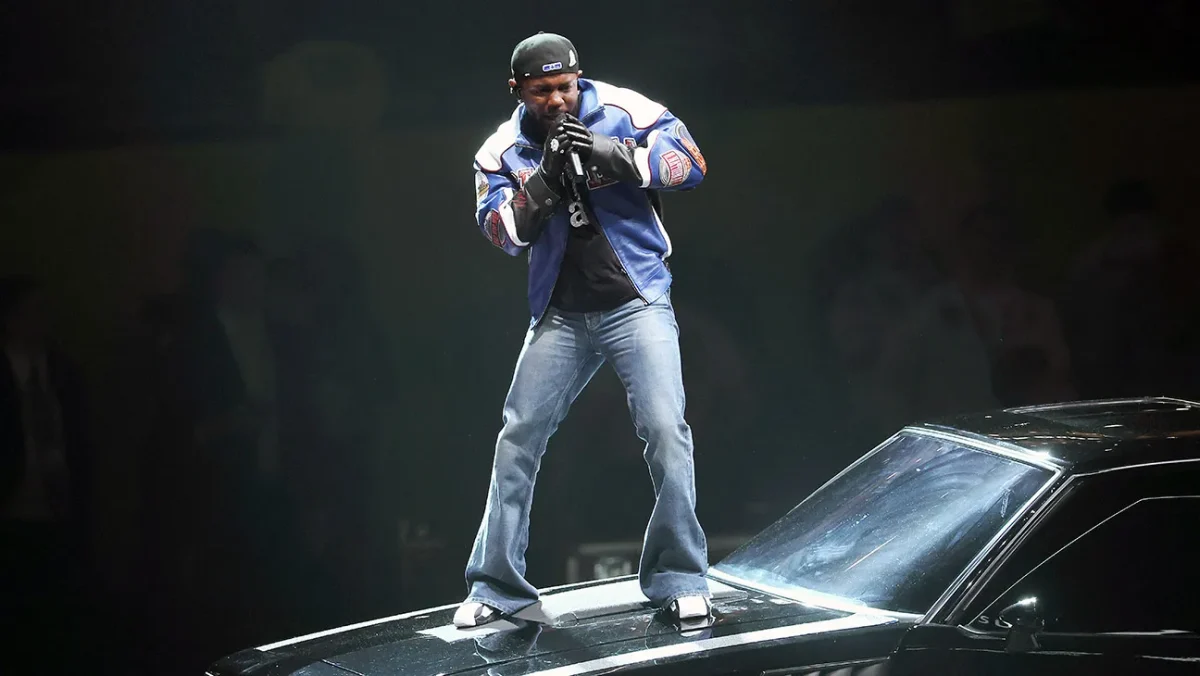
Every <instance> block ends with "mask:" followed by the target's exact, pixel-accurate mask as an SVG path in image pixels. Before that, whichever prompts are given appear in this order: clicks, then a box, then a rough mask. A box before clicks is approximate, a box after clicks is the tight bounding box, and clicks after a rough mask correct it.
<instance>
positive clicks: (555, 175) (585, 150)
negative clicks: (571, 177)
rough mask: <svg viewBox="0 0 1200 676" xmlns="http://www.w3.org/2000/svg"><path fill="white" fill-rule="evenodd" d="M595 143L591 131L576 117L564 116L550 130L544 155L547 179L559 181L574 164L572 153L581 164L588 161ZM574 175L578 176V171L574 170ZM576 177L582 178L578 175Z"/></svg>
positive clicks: (544, 168)
mask: <svg viewBox="0 0 1200 676" xmlns="http://www.w3.org/2000/svg"><path fill="white" fill-rule="evenodd" d="M593 143H594V141H593V137H592V132H591V130H590V129H588V128H587V127H586V126H584V124H583V123H582V122H580V121H579V120H578V119H577V118H576V117H575V116H574V115H571V114H569V113H564V114H562V115H561V116H559V118H558V119H557V120H556V121H555V123H554V126H553V127H552V128H551V129H550V134H549V139H548V140H547V141H546V149H545V150H544V151H543V153H542V172H543V173H544V174H545V175H546V178H547V179H550V180H553V181H557V180H559V179H560V178H561V177H562V174H563V170H564V169H566V167H567V166H568V165H569V164H571V163H572V159H571V153H575V154H576V155H577V156H578V157H579V160H580V161H581V162H584V161H587V159H588V158H589V157H590V156H591V154H592V146H593ZM572 174H577V170H576V169H572ZM575 177H576V178H580V176H578V175H576V176H575Z"/></svg>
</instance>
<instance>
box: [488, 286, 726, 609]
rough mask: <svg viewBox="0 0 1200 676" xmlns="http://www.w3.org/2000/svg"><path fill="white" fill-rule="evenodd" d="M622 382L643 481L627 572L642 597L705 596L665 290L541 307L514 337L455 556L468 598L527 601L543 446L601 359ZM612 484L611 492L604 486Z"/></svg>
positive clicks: (703, 556)
mask: <svg viewBox="0 0 1200 676" xmlns="http://www.w3.org/2000/svg"><path fill="white" fill-rule="evenodd" d="M606 361H607V362H608V363H610V364H612V366H613V368H614V369H615V370H616V372H617V375H618V376H619V377H620V379H621V382H622V384H623V385H624V386H625V392H626V395H627V397H628V400H629V411H630V415H631V416H632V418H633V421H634V426H635V428H636V430H637V435H638V437H639V438H641V439H642V440H643V441H645V442H646V449H645V453H644V455H645V459H646V464H647V465H648V466H649V468H650V478H651V481H652V482H653V484H654V496H655V502H654V510H653V511H652V512H651V514H650V523H649V526H648V527H647V528H646V534H645V538H644V540H643V545H642V556H641V563H640V564H639V567H638V579H639V582H640V584H641V589H642V593H644V594H645V595H646V598H648V599H649V600H650V601H651V602H652V603H654V604H655V605H658V606H665V605H666V604H668V603H670V602H671V601H674V600H675V599H676V598H679V597H680V596H685V595H690V594H700V595H702V596H705V597H708V596H709V591H708V584H707V582H706V580H705V578H704V575H705V574H706V573H707V572H708V543H707V540H706V539H705V536H704V530H703V529H702V528H701V527H700V522H699V521H698V520H697V518H696V488H695V483H696V482H695V473H694V471H693V465H692V431H691V428H690V427H689V426H688V424H687V422H686V421H685V420H684V416H683V411H684V392H683V376H682V373H681V366H680V358H679V326H678V325H677V324H676V323H675V310H674V308H673V307H672V306H671V299H670V295H669V294H664V295H663V296H662V297H661V298H659V299H658V300H656V301H654V302H653V303H651V304H649V305H647V304H646V303H645V302H643V301H642V300H641V299H635V300H633V301H630V302H628V303H625V304H624V305H621V306H620V307H618V308H616V309H614V310H610V311H608V312H589V313H568V312H560V311H558V310H556V309H554V308H550V309H549V310H548V311H547V313H546V316H545V317H543V318H542V321H541V322H540V323H539V324H537V325H536V326H534V327H532V328H530V330H529V332H528V333H527V334H526V336H525V344H524V347H523V348H522V349H521V354H520V356H519V357H518V358H517V366H516V371H515V373H514V374H513V380H512V385H511V387H510V388H509V391H508V397H507V399H506V400H505V402H504V418H503V427H502V428H501V430H500V435H499V437H498V439H497V440H496V455H495V459H494V461H493V466H492V481H491V486H490V487H489V488H488V497H487V507H486V508H485V511H484V514H483V523H482V524H480V527H479V533H478V535H477V536H476V538H475V546H474V549H473V551H472V552H471V557H470V560H469V561H468V563H467V570H466V578H467V585H468V587H469V593H468V596H467V600H468V601H477V602H480V603H485V604H487V605H489V606H492V607H493V608H496V609H498V610H500V611H501V612H502V613H505V614H513V613H516V612H519V611H520V610H521V609H523V608H525V607H527V606H529V605H532V604H533V603H536V602H537V600H538V592H537V589H536V588H534V587H533V586H532V585H530V584H529V582H527V581H526V580H525V549H526V547H527V545H528V543H529V509H530V506H531V504H532V501H533V485H534V480H535V478H536V476H537V472H538V467H539V466H540V465H541V460H542V454H543V453H545V451H546V443H547V442H548V441H549V439H550V436H551V435H552V434H554V431H555V430H556V429H558V425H559V423H561V422H562V421H563V419H564V418H565V417H566V414H567V410H568V409H569V408H570V406H571V404H572V403H573V402H574V401H575V398H576V397H577V396H579V393H580V392H582V391H583V388H584V387H585V386H586V385H587V384H588V382H589V381H590V380H591V379H592V376H593V375H595V373H596V371H598V370H599V369H600V366H601V365H603V364H604V363H605V362H606ZM614 490H619V489H617V488H614Z"/></svg>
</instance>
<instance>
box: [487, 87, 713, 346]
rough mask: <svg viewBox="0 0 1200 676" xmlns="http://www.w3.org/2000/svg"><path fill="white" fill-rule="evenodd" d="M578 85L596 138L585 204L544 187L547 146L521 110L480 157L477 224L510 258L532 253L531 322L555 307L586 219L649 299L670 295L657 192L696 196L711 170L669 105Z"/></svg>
mask: <svg viewBox="0 0 1200 676" xmlns="http://www.w3.org/2000/svg"><path fill="white" fill-rule="evenodd" d="M579 88H580V105H579V114H578V117H579V119H580V121H581V122H583V124H585V125H587V127H588V128H589V129H591V130H592V131H593V132H594V134H595V137H594V146H593V150H592V154H591V156H590V157H589V158H588V160H587V162H586V163H585V166H584V170H585V171H586V173H587V174H588V176H587V179H588V180H587V182H586V189H587V192H588V195H587V204H584V203H580V202H576V201H574V198H573V197H571V196H570V192H569V191H566V190H563V189H562V188H561V187H556V186H549V185H547V183H546V181H545V180H544V178H543V174H542V173H541V172H540V171H538V166H539V165H540V163H541V160H542V147H541V146H540V145H539V144H535V143H533V142H532V141H530V140H529V139H528V138H526V136H525V135H524V133H523V132H522V130H521V116H522V115H523V114H524V112H525V106H524V104H518V105H517V108H516V110H514V111H513V114H512V116H511V117H510V118H509V120H508V121H507V122H505V123H504V124H502V125H500V127H499V128H498V129H497V130H496V132H495V133H494V134H492V136H491V137H490V138H488V140H487V141H486V142H485V143H484V144H483V146H482V147H481V148H480V149H479V152H478V153H476V155H475V221H476V223H477V224H478V226H479V228H480V229H481V230H482V231H483V234H484V235H485V236H486V237H487V238H488V239H489V240H491V242H492V244H495V245H496V246H497V247H499V248H501V249H503V250H504V251H505V252H506V253H508V254H509V255H512V256H516V255H518V254H520V253H522V252H528V256H529V288H528V294H529V311H530V314H531V315H532V322H533V323H534V324H536V323H537V322H538V321H540V320H541V317H542V315H543V314H544V313H545V311H546V308H547V306H548V305H549V303H550V295H551V293H552V292H553V290H554V283H555V281H556V280H557V279H558V271H559V267H560V265H561V263H562V259H563V252H564V251H565V250H566V246H567V235H568V233H569V228H570V227H571V225H572V222H573V220H574V222H576V223H578V222H579V220H578V219H581V218H589V217H590V218H592V219H594V220H595V222H596V223H597V225H598V226H599V229H600V231H601V232H603V233H604V235H605V236H606V237H607V238H608V241H609V243H611V244H612V247H613V250H614V251H615V252H616V255H617V259H618V260H619V261H620V263H621V266H622V269H623V270H624V272H625V274H627V275H628V276H629V279H630V281H631V282H632V283H633V286H634V288H636V289H637V292H638V295H639V296H640V297H641V298H642V300H643V301H644V302H647V303H650V302H653V301H654V300H655V299H657V298H659V297H660V296H661V295H662V294H664V293H666V292H667V290H668V288H670V286H671V272H670V270H669V269H668V268H667V265H666V259H667V257H668V256H670V255H671V240H670V238H669V237H668V236H667V231H666V228H665V227H663V222H662V217H661V212H660V209H659V201H658V198H657V194H656V193H657V191H666V190H671V191H682V190H691V189H692V188H695V187H696V186H697V185H699V184H700V181H702V180H703V179H704V175H705V173H706V172H707V170H708V167H707V165H706V164H705V161H704V156H703V155H701V154H700V149H699V148H698V147H697V146H696V142H695V140H694V139H693V138H692V136H691V134H690V133H689V132H688V130H687V127H686V126H684V124H683V122H682V121H681V120H679V119H678V118H676V117H675V116H674V115H672V114H671V112H670V111H669V110H667V108H666V107H664V106H662V105H661V104H658V103H655V102H654V101H651V100H650V99H648V98H646V97H645V96H642V95H641V94H639V93H637V92H634V91H632V90H629V89H624V88H621V87H616V86H613V85H610V84H606V83H604V82H598V81H594V80H587V79H584V78H580V79H579ZM580 185H583V184H580ZM564 203H566V204H564ZM560 207H561V208H560Z"/></svg>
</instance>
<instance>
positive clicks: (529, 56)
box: [509, 31, 580, 79]
mask: <svg viewBox="0 0 1200 676" xmlns="http://www.w3.org/2000/svg"><path fill="white" fill-rule="evenodd" d="M509 65H510V66H511V67H512V74H513V78H517V79H519V78H523V77H542V76H544V75H558V74H559V73H578V72H579V70H580V68H579V52H577V51H575V45H573V44H571V41H570V40H568V39H566V38H564V37H563V36H561V35H557V34H555V33H547V32H545V31H542V32H539V33H538V34H537V35H532V36H530V37H527V38H525V39H524V40H522V41H521V42H520V44H518V45H517V46H516V48H515V49H513V53H512V61H511V62H510V64H509Z"/></svg>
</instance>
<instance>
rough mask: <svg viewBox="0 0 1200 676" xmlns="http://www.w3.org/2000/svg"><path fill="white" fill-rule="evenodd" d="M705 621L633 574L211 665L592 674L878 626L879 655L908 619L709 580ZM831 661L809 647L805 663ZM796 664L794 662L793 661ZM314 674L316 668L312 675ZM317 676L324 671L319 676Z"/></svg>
mask: <svg viewBox="0 0 1200 676" xmlns="http://www.w3.org/2000/svg"><path fill="white" fill-rule="evenodd" d="M710 588H711V590H712V593H713V606H714V619H713V620H712V621H709V622H702V623H697V624H696V625H693V626H690V627H688V626H685V627H680V626H677V625H675V624H673V623H671V622H670V621H668V620H667V619H666V618H664V617H663V615H662V613H661V612H659V611H657V610H656V609H654V608H652V607H650V605H649V602H648V601H646V600H645V598H644V597H642V596H641V592H640V590H639V589H638V586H637V580H636V578H620V579H616V580H612V581H606V582H604V583H601V584H594V585H584V586H580V587H578V588H567V589H562V590H559V591H555V592H550V593H547V594H544V595H543V597H542V601H541V602H540V603H539V604H538V606H535V607H534V608H532V609H530V610H527V611H525V612H523V613H519V614H518V616H517V617H516V618H513V619H512V620H508V619H504V620H498V621H496V622H493V623H490V624H488V625H485V626H483V627H478V628H474V629H458V628H456V627H454V626H453V625H452V624H451V617H452V614H453V609H452V608H441V609H438V610H434V611H432V612H427V613H421V614H416V615H412V616H407V617H401V618H398V619H394V620H391V621H386V622H378V623H371V624H368V625H366V626H357V627H353V626H352V627H351V628H347V629H346V630H345V631H335V632H332V633H326V634H324V635H314V637H313V638H308V639H305V640H299V641H285V642H281V643H279V644H273V645H267V646H262V647H260V648H257V649H254V650H252V651H243V652H241V653H237V654H236V655H232V656H230V657H228V658H226V659H225V660H223V661H222V662H219V663H217V664H216V665H214V667H213V668H212V669H211V670H210V673H212V674H214V676H216V675H219V674H226V673H238V674H284V673H296V672H298V671H299V670H301V669H306V668H311V667H312V665H320V664H324V665H327V666H329V667H336V668H338V669H340V670H343V673H354V674H363V675H365V676H374V675H375V674H397V675H398V674H457V673H464V674H470V673H476V672H478V673H487V671H488V670H489V669H493V670H494V669H497V668H501V667H502V668H503V673H504V674H506V675H513V676H515V675H520V674H546V675H554V676H565V675H566V674H568V673H570V674H588V673H600V672H604V671H608V670H611V669H612V668H614V667H615V666H626V667H636V666H638V665H644V664H661V663H669V662H672V661H678V660H682V659H686V658H689V657H694V656H696V655H697V654H709V653H719V652H731V651H732V652H737V651H739V650H744V649H746V648H747V647H759V646H768V645H773V646H776V647H779V646H782V645H786V644H793V643H798V642H809V643H812V642H814V641H815V640H816V639H825V638H829V637H834V636H841V635H843V634H847V633H853V632H861V631H862V630H870V629H875V628H887V629H888V630H889V634H890V636H891V637H890V638H887V639H885V640H883V641H882V643H881V644H880V645H881V648H880V650H882V651H884V653H883V654H886V651H887V648H890V647H894V646H895V644H896V641H897V640H898V634H896V633H895V631H896V630H897V629H899V628H901V627H902V626H911V624H912V622H911V621H910V622H908V623H901V622H900V621H899V620H897V619H896V618H894V617H888V616H885V615H873V614H869V613H864V612H857V613H855V612H846V611H839V610H831V609H825V608H820V607H816V606H812V605H806V604H803V603H799V602H796V601H792V600H789V599H784V598H780V597H777V596H773V595H770V594H766V593H762V592H758V591H754V590H748V589H738V588H735V587H732V586H728V585H725V584H723V583H721V582H718V581H716V580H710ZM833 658H838V651H837V650H833V651H831V650H829V649H828V648H827V649H825V650H821V649H814V650H813V652H812V661H828V659H833ZM793 659H800V658H793ZM318 673H320V672H318ZM322 676H324V674H322Z"/></svg>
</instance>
